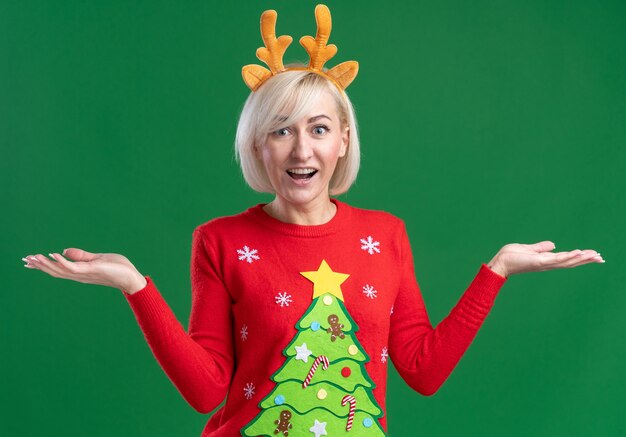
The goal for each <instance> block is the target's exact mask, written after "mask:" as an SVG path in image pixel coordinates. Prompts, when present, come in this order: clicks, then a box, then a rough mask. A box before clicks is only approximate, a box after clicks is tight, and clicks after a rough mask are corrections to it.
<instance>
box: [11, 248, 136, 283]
mask: <svg viewBox="0 0 626 437" xmlns="http://www.w3.org/2000/svg"><path fill="white" fill-rule="evenodd" d="M63 255H65V257H67V258H68V259H70V260H72V261H74V262H70V261H68V260H67V259H65V258H63ZM63 255H61V254H58V253H51V254H50V257H51V258H52V259H53V260H54V261H53V260H51V259H49V258H47V257H45V256H44V255H40V254H38V255H29V256H26V257H24V258H22V260H23V261H25V262H27V263H28V264H26V265H25V266H24V267H28V268H31V269H38V270H41V271H43V272H46V273H48V274H49V275H50V276H54V277H55V278H64V279H71V280H72V281H78V282H82V283H86V284H98V285H106V286H108V287H113V288H118V289H120V290H122V291H124V292H126V293H129V294H133V293H135V292H137V291H139V290H141V289H142V288H144V287H145V286H146V279H145V278H144V277H143V275H142V274H141V273H139V271H137V269H136V268H135V266H134V265H133V264H132V263H131V262H130V261H129V260H128V258H126V257H125V256H123V255H119V254H117V253H90V252H87V251H84V250H82V249H76V248H71V249H65V250H64V251H63Z"/></svg>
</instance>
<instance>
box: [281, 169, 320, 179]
mask: <svg viewBox="0 0 626 437" xmlns="http://www.w3.org/2000/svg"><path fill="white" fill-rule="evenodd" d="M315 173H317V170H315V169H314V168H292V169H289V170H287V174H288V175H289V176H291V178H292V179H311V178H312V177H313V175H314V174H315Z"/></svg>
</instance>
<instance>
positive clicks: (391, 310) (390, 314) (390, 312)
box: [389, 305, 393, 315]
mask: <svg viewBox="0 0 626 437" xmlns="http://www.w3.org/2000/svg"><path fill="white" fill-rule="evenodd" d="M392 314H393V305H391V312H390V313H389V315H392Z"/></svg>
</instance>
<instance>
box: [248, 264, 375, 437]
mask: <svg viewBox="0 0 626 437" xmlns="http://www.w3.org/2000/svg"><path fill="white" fill-rule="evenodd" d="M301 274H302V275H303V276H305V277H306V278H308V279H310V280H311V281H312V282H313V284H314V293H313V302H312V303H311V305H310V306H309V308H308V309H307V311H306V312H305V313H304V315H303V316H302V318H301V319H300V320H299V321H298V323H296V325H295V327H296V329H297V334H296V336H295V337H294V339H293V340H292V341H291V343H289V345H288V346H287V347H286V348H285V349H284V350H283V355H284V356H285V357H286V361H285V363H284V364H283V365H282V367H281V368H280V369H278V370H277V371H276V372H275V373H274V374H273V375H272V376H271V379H272V381H274V382H275V383H276V386H275V387H274V389H273V390H272V391H271V392H270V393H269V394H268V395H267V396H266V397H265V398H264V399H263V400H262V401H261V402H260V403H259V407H260V408H261V412H260V413H259V414H258V415H257V416H256V417H255V418H254V419H253V420H252V421H251V422H250V423H249V424H247V425H246V426H245V427H244V428H242V430H241V432H242V435H244V436H249V437H254V436H271V437H273V436H285V437H286V436H292V437H300V436H307V437H309V436H314V437H320V436H326V435H327V436H344V435H346V436H347V435H351V436H355V437H368V436H385V435H386V434H385V432H384V430H383V429H382V427H381V426H380V424H379V422H378V420H377V419H378V418H380V417H382V416H383V412H382V410H381V408H380V406H379V404H378V402H377V401H376V399H375V398H374V396H373V394H372V390H373V389H374V388H375V387H376V385H375V384H374V382H373V381H372V380H371V378H370V377H369V376H368V374H367V372H366V370H365V366H364V364H365V363H367V362H369V361H370V358H369V356H368V355H367V353H366V352H365V349H364V348H363V347H362V346H361V344H360V343H359V341H358V339H357V337H356V335H355V332H356V331H358V330H359V327H358V325H357V324H356V323H355V322H354V320H353V319H352V317H350V314H349V313H348V311H347V309H346V307H345V306H344V304H343V294H342V292H341V287H340V285H341V283H342V282H343V281H345V280H346V279H347V278H348V276H349V275H347V274H344V273H337V272H333V271H332V270H331V269H330V267H329V266H328V264H327V263H326V261H322V264H321V265H320V267H319V269H318V270H317V271H314V272H302V273H301Z"/></svg>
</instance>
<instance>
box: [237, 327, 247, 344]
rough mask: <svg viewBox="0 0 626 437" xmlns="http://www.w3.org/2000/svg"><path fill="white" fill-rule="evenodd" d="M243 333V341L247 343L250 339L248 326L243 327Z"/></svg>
mask: <svg viewBox="0 0 626 437" xmlns="http://www.w3.org/2000/svg"><path fill="white" fill-rule="evenodd" d="M239 332H240V333H241V339H242V340H243V341H246V340H247V339H248V327H247V326H246V325H243V326H242V327H241V331H239Z"/></svg>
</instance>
